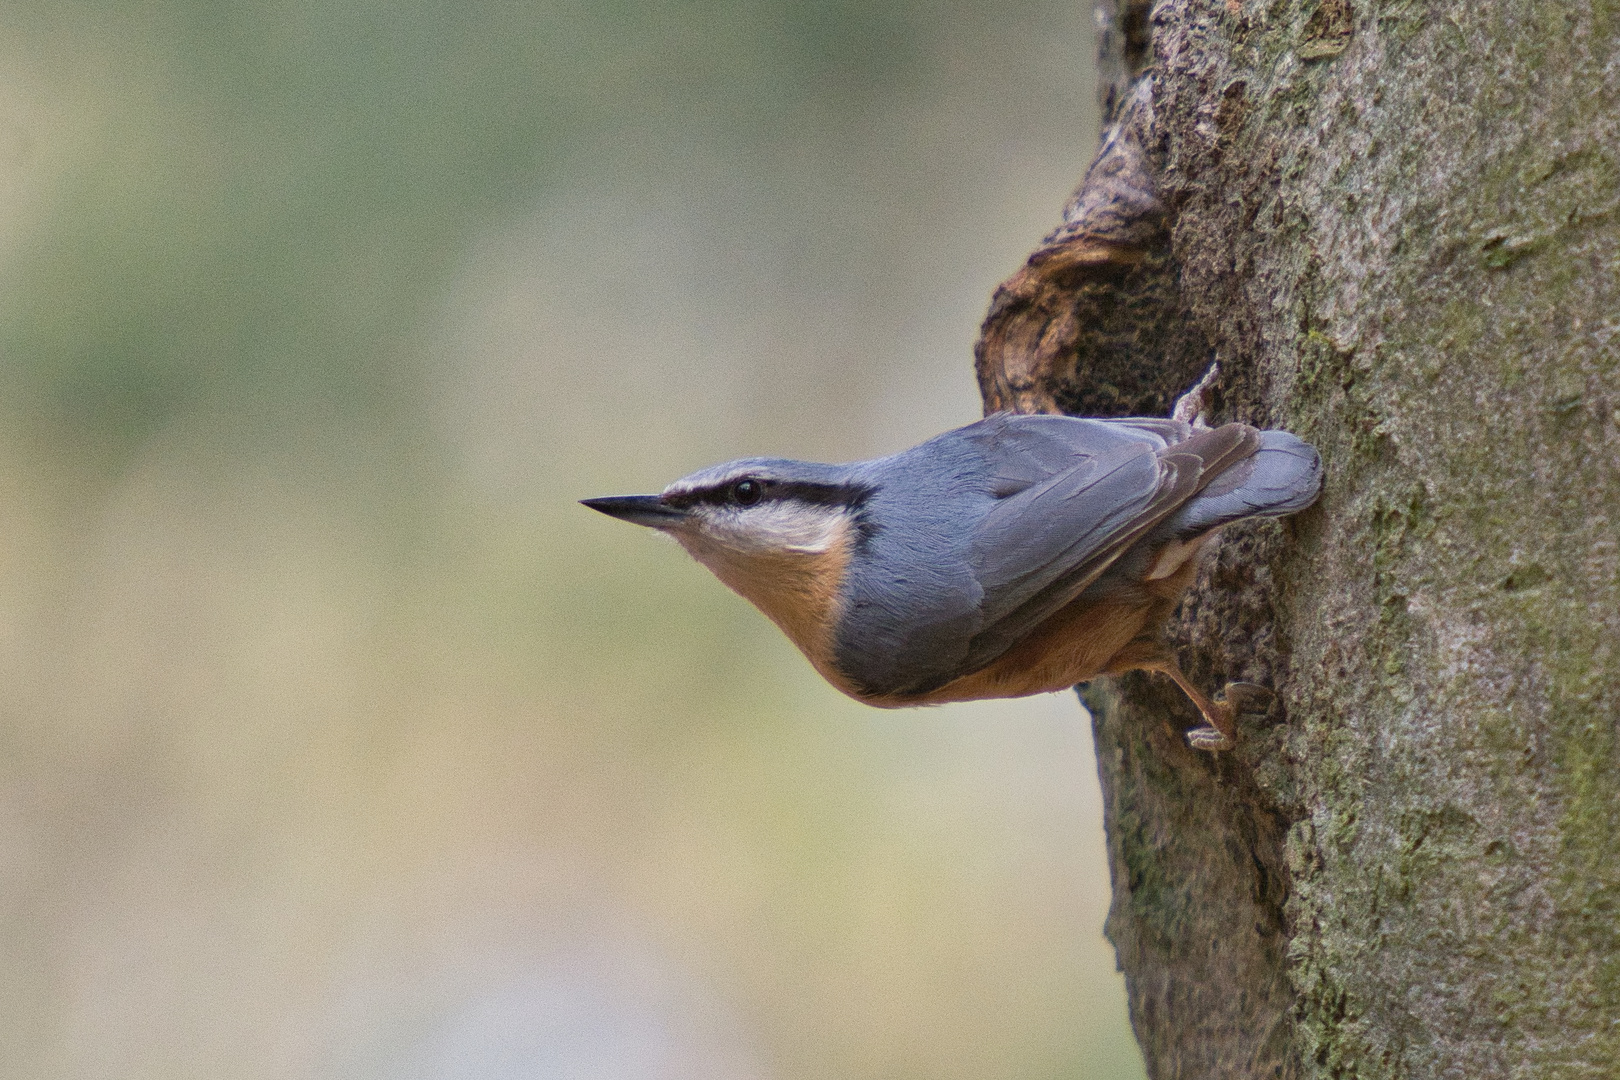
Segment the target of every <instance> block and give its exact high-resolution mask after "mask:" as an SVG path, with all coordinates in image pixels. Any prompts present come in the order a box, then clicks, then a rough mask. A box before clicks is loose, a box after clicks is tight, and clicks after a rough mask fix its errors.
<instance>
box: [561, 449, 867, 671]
mask: <svg viewBox="0 0 1620 1080" xmlns="http://www.w3.org/2000/svg"><path fill="white" fill-rule="evenodd" d="M871 494H872V488H871V487H870V486H869V485H866V484H863V483H861V482H859V481H858V480H857V479H856V477H855V475H854V470H853V469H852V467H851V466H846V465H818V464H813V463H810V462H802V461H784V460H780V459H776V458H744V459H743V460H741V461H733V462H728V463H727V464H725V465H716V466H714V467H713V468H710V469H704V470H702V471H700V472H695V473H693V474H692V475H691V476H687V477H683V478H682V479H680V480H677V481H675V482H674V483H673V484H671V485H669V486H668V487H667V488H665V489H664V490H663V492H661V493H660V494H658V495H618V496H610V497H607V498H601V499H585V500H583V502H584V504H585V505H586V506H588V507H590V508H591V509H592V510H599V511H601V512H602V513H604V514H607V515H608V516H609V517H616V518H619V519H620V520H622V521H629V522H632V523H634V524H637V525H645V526H647V527H649V528H653V529H657V530H659V531H660V532H663V533H667V534H668V535H669V536H671V537H673V538H674V539H675V540H677V541H678V542H679V543H680V545H681V546H682V547H684V548H685V549H686V550H687V551H688V552H690V553H691V554H692V556H693V557H694V558H696V559H697V560H698V561H699V562H701V563H702V564H703V565H704V566H707V567H708V568H709V569H710V570H711V571H713V572H714V574H715V576H716V577H718V578H719V579H720V580H721V581H723V582H725V583H726V585H728V586H730V587H731V588H732V589H733V590H734V591H736V592H738V593H740V594H741V595H742V596H744V597H745V598H747V599H748V600H749V601H751V602H752V603H753V604H754V605H755V606H756V607H758V608H759V609H760V610H761V611H763V612H764V613H765V614H766V615H768V616H770V618H771V619H772V620H773V621H774V622H775V623H776V624H777V625H778V626H780V627H781V628H782V629H783V630H784V631H786V632H787V634H788V636H789V637H790V638H792V639H793V641H794V642H795V644H797V645H798V646H799V647H800V649H802V650H803V651H804V652H805V654H806V655H808V656H809V657H810V659H811V660H812V661H813V662H815V663H816V664H817V666H818V667H821V666H822V663H823V660H824V659H825V657H826V655H827V650H828V649H830V647H831V646H830V640H831V634H832V623H833V620H834V619H835V618H836V616H837V608H838V603H839V596H840V589H841V586H842V584H843V581H844V576H845V574H846V573H847V571H848V569H849V561H850V559H851V557H852V555H853V554H854V552H855V549H856V546H857V544H858V542H859V539H860V536H861V535H862V531H863V530H864V529H867V528H869V527H870V526H869V525H868V524H867V523H866V522H865V521H864V520H863V515H862V510H863V507H864V505H865V503H866V500H867V499H868V497H869V496H870V495H871Z"/></svg>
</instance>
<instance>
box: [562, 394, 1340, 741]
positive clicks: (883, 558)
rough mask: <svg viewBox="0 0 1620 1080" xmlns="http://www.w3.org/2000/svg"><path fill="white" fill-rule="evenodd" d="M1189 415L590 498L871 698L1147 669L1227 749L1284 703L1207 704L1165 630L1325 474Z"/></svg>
mask: <svg viewBox="0 0 1620 1080" xmlns="http://www.w3.org/2000/svg"><path fill="white" fill-rule="evenodd" d="M1207 382H1208V380H1207V379H1206V380H1205V383H1207ZM1203 385H1204V384H1200V388H1201V387H1202V386H1203ZM1196 389H1199V388H1195V390H1196ZM1183 411H1184V410H1183V409H1182V407H1181V406H1180V405H1178V407H1177V412H1176V414H1175V416H1180V415H1181V414H1182V413H1183ZM1175 416H1173V417H1172V418H1157V417H1125V418H1113V419H1094V418H1082V417H1071V416H1062V415H1027V414H1012V413H997V414H994V415H991V416H988V417H985V418H984V419H982V420H979V421H977V422H975V423H971V424H968V425H966V426H964V427H959V428H956V429H954V430H952V431H947V432H945V433H944V434H942V435H938V436H936V437H934V438H932V439H929V440H928V441H926V442H923V443H921V444H919V445H917V446H914V447H912V448H911V449H909V450H904V451H902V452H900V453H897V454H893V455H890V456H888V457H881V458H876V459H873V460H869V461H858V462H852V463H849V464H843V465H828V464H819V463H815V462H804V461H792V460H787V459H782V458H769V457H751V458H742V459H740V460H737V461H731V462H727V463H726V464H723V465H716V466H713V467H712V468H707V469H703V470H700V471H698V472H695V473H692V474H691V475H690V476H686V477H683V478H682V479H679V480H676V481H675V482H674V483H672V484H670V485H669V486H668V487H666V488H665V489H664V490H663V491H662V492H661V493H659V494H657V495H619V496H609V497H605V498H594V499H583V500H581V502H582V503H583V504H584V505H585V506H587V507H590V508H591V509H593V510H597V511H600V512H601V513H604V514H607V515H608V516H610V517H614V518H617V519H619V520H622V521H627V522H631V523H634V524H637V525H643V526H647V527H649V528H652V529H656V530H658V531H659V532H662V533H665V534H667V535H669V536H670V537H673V538H674V539H675V540H676V541H677V542H679V543H680V545H681V546H682V547H684V548H685V549H686V551H687V552H689V553H690V554H691V555H692V556H694V557H695V558H696V559H697V561H698V562H700V563H702V564H703V565H704V566H706V567H707V568H708V569H709V570H710V571H712V572H713V573H714V575H715V576H716V577H718V578H719V579H720V580H721V581H722V582H724V583H725V584H726V585H727V586H729V587H730V588H731V589H732V590H734V591H735V592H737V593H739V594H740V595H741V596H743V597H744V598H745V599H747V600H748V601H750V602H751V603H753V604H754V606H756V607H757V608H759V610H760V611H762V612H763V613H764V614H765V615H766V616H767V617H768V618H770V620H771V621H772V622H774V623H775V624H776V625H777V626H778V627H780V628H781V630H782V631H783V632H784V633H785V634H786V635H787V637H788V638H789V639H790V640H791V641H792V642H793V644H794V645H796V646H798V648H799V650H800V651H801V652H802V653H803V654H804V655H805V657H806V658H807V659H808V660H809V661H810V663H811V665H812V666H814V668H815V669H816V671H818V672H819V673H820V674H821V675H822V677H824V678H825V679H826V680H827V681H828V682H829V683H831V684H832V685H833V686H834V687H836V688H837V689H838V690H840V691H842V692H843V693H845V694H847V695H849V696H850V697H852V698H854V699H856V700H857V701H861V702H864V703H866V704H868V705H873V706H877V707H881V708H897V707H904V706H912V705H936V704H943V703H946V702H957V701H973V700H980V699H986V698H1013V697H1025V696H1028V695H1032V694H1040V693H1048V692H1055V691H1059V690H1066V689H1068V688H1070V687H1072V686H1075V685H1077V684H1080V683H1084V682H1088V681H1090V680H1091V679H1094V678H1096V677H1097V676H1100V675H1114V674H1119V673H1121V672H1125V671H1131V670H1143V671H1149V672H1157V673H1160V674H1162V675H1165V676H1168V677H1169V678H1170V679H1172V680H1173V681H1174V682H1175V683H1176V684H1177V685H1178V686H1179V687H1180V688H1181V689H1182V690H1183V691H1184V692H1185V693H1186V695H1187V697H1188V698H1189V699H1190V700H1191V701H1192V703H1193V704H1194V705H1195V706H1196V707H1197V709H1198V711H1199V713H1200V714H1201V716H1202V718H1203V724H1202V725H1201V726H1199V727H1197V728H1194V729H1193V730H1191V731H1189V732H1188V733H1187V734H1186V738H1187V741H1188V744H1189V745H1191V746H1192V747H1194V748H1196V749H1201V750H1209V751H1221V750H1227V749H1230V748H1231V747H1232V746H1234V745H1235V740H1236V738H1237V729H1236V715H1237V712H1238V710H1239V709H1240V708H1242V707H1244V706H1245V705H1251V704H1253V703H1255V702H1256V701H1257V700H1261V701H1263V700H1269V697H1270V691H1267V690H1265V688H1263V687H1258V686H1256V685H1254V684H1250V683H1231V684H1228V685H1227V687H1226V688H1225V689H1224V691H1223V692H1222V693H1221V694H1220V695H1218V696H1217V697H1216V698H1215V699H1211V698H1210V697H1207V696H1205V694H1204V693H1203V692H1202V691H1201V690H1199V688H1198V687H1197V686H1195V685H1194V684H1193V683H1192V681H1191V680H1189V679H1188V678H1187V676H1186V675H1185V674H1183V673H1182V671H1181V668H1180V666H1179V665H1178V663H1177V661H1176V657H1175V655H1174V653H1173V651H1172V650H1171V648H1170V646H1169V645H1168V644H1167V643H1166V642H1165V640H1164V637H1163V628H1164V624H1165V622H1166V620H1167V619H1168V618H1169V616H1170V614H1171V613H1172V611H1173V610H1174V609H1175V607H1176V604H1177V603H1178V601H1179V600H1180V598H1181V596H1182V594H1183V593H1185V592H1186V591H1187V589H1188V588H1189V587H1190V586H1191V584H1192V582H1193V580H1194V578H1195V576H1196V574H1197V568H1198V565H1199V559H1198V556H1199V554H1200V552H1201V551H1203V550H1204V549H1206V548H1207V547H1208V546H1209V544H1210V541H1211V540H1212V538H1213V537H1214V536H1215V535H1216V534H1217V533H1218V532H1219V531H1220V530H1221V529H1222V528H1223V527H1224V526H1227V525H1230V524H1233V523H1234V522H1238V521H1243V520H1246V519H1249V518H1259V517H1281V516H1284V515H1288V514H1293V513H1296V512H1298V511H1300V510H1303V509H1305V508H1306V507H1308V506H1310V505H1311V503H1313V502H1314V501H1315V500H1316V498H1317V494H1318V492H1319V491H1320V489H1321V483H1322V462H1321V457H1320V456H1319V455H1318V454H1317V452H1316V450H1315V449H1314V448H1312V447H1311V446H1310V445H1309V444H1308V443H1306V442H1304V441H1303V440H1301V439H1299V438H1298V437H1296V436H1294V435H1292V434H1289V433H1288V432H1286V431H1281V430H1258V429H1256V428H1255V427H1252V426H1250V425H1248V424H1244V423H1224V424H1221V425H1219V426H1214V427H1211V426H1207V425H1205V424H1204V423H1203V421H1202V419H1201V418H1198V417H1194V418H1193V419H1192V420H1190V421H1189V420H1187V419H1177V418H1175Z"/></svg>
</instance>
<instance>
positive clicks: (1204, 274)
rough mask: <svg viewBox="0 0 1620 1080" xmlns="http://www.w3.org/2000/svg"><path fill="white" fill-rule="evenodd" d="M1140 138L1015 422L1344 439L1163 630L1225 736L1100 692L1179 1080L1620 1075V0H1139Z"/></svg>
mask: <svg viewBox="0 0 1620 1080" xmlns="http://www.w3.org/2000/svg"><path fill="white" fill-rule="evenodd" d="M1099 14H1100V16H1101V18H1102V21H1103V23H1104V27H1105V33H1104V35H1103V52H1104V55H1103V79H1104V85H1103V95H1102V96H1103V100H1104V103H1105V108H1107V109H1108V110H1109V111H1110V112H1111V114H1112V115H1113V117H1114V118H1115V119H1117V120H1118V126H1117V127H1116V128H1115V129H1114V131H1113V132H1112V133H1111V135H1110V136H1109V137H1108V139H1106V140H1105V145H1104V148H1103V150H1102V152H1101V153H1100V155H1099V159H1098V162H1097V164H1096V165H1094V166H1093V169H1092V170H1091V172H1090V173H1089V174H1088V176H1087V179H1086V181H1085V182H1084V183H1083V184H1082V187H1081V190H1080V191H1079V192H1077V193H1076V197H1075V199H1074V200H1073V201H1071V203H1070V206H1069V207H1068V209H1067V210H1066V212H1065V219H1064V224H1063V226H1061V227H1060V228H1059V229H1058V230H1057V231H1056V232H1054V233H1053V234H1052V236H1050V237H1048V239H1047V241H1046V242H1045V243H1043V245H1042V247H1041V248H1040V249H1039V250H1038V251H1037V252H1036V253H1035V254H1034V255H1033V256H1032V257H1031V260H1030V263H1029V265H1028V266H1026V267H1025V268H1024V270H1023V271H1021V272H1020V274H1019V275H1018V276H1017V277H1015V278H1013V279H1012V280H1011V281H1009V282H1008V283H1007V284H1006V285H1005V286H1004V287H1003V288H1002V290H1000V291H999V292H998V294H997V297H996V300H995V301H994V303H993V305H992V309H991V313H990V316H989V318H988V319H987V320H986V324H985V332H984V337H983V339H982V340H981V342H980V347H979V371H980V377H981V382H982V385H983V388H984V391H985V398H986V406H987V408H1018V409H1025V410H1036V411H1040V410H1048V411H1058V410H1061V411H1069V412H1086V413H1090V414H1093V415H1108V414H1112V415H1120V414H1124V413H1131V412H1158V413H1162V412H1164V411H1165V410H1166V408H1167V406H1168V404H1169V402H1170V400H1171V399H1172V398H1173V397H1174V396H1175V394H1177V393H1178V392H1180V391H1181V390H1183V389H1185V388H1186V387H1187V386H1188V385H1189V384H1190V383H1191V382H1192V381H1193V380H1194V379H1195V378H1196V376H1197V374H1198V373H1199V372H1200V371H1201V370H1202V369H1203V367H1204V366H1206V365H1207V362H1208V360H1209V359H1210V358H1211V357H1212V356H1218V358H1219V360H1220V362H1221V367H1222V376H1221V380H1220V384H1219V392H1218V394H1217V396H1216V401H1215V404H1216V407H1217V415H1218V416H1219V417H1220V418H1223V419H1225V418H1232V419H1243V420H1247V421H1250V422H1252V423H1256V424H1259V425H1263V426H1276V427H1283V428H1287V429H1289V430H1291V431H1294V432H1295V433H1297V434H1299V435H1301V436H1303V437H1304V438H1306V439H1308V440H1309V441H1311V442H1312V443H1314V444H1315V445H1316V446H1317V447H1318V448H1319V449H1320V450H1321V451H1322V454H1323V458H1324V461H1325V463H1326V469H1327V482H1326V487H1325V489H1324V493H1323V497H1322V499H1321V501H1320V503H1319V504H1318V505H1317V506H1316V507H1315V508H1313V509H1312V510H1310V511H1307V512H1306V513H1304V514H1301V515H1299V516H1298V517H1296V518H1294V519H1290V520H1289V521H1285V522H1282V523H1274V522H1273V523H1265V524H1260V525H1247V526H1241V527H1237V528H1233V529H1230V530H1228V532H1227V534H1226V535H1225V536H1224V537H1223V538H1222V540H1221V542H1220V545H1219V547H1218V549H1217V551H1216V552H1215V555H1214V557H1213V558H1212V559H1211V561H1210V563H1209V564H1208V566H1207V567H1206V569H1205V571H1204V572H1203V574H1202V575H1201V577H1200V581H1199V584H1198V585H1197V586H1196V587H1195V588H1194V590H1193V592H1192V593H1191V594H1190V595H1189V597H1188V599H1187V600H1186V602H1185V603H1184V604H1183V605H1182V607H1181V608H1180V610H1179V611H1178V613H1177V615H1176V617H1175V619H1174V620H1173V622H1172V625H1171V626H1170V628H1169V631H1168V633H1169V635H1170V637H1171V639H1172V640H1173V641H1174V642H1175V643H1176V645H1177V646H1178V649H1179V653H1180V656H1181V660H1182V664H1183V667H1184V668H1185V670H1186V671H1187V672H1188V674H1189V675H1191V676H1192V677H1193V678H1194V679H1196V680H1198V681H1200V682H1202V683H1203V684H1205V685H1206V686H1207V687H1208V688H1209V689H1211V690H1213V689H1216V688H1218V687H1219V686H1220V685H1221V684H1222V683H1223V682H1224V681H1226V680H1228V679H1250V680H1254V681H1260V682H1265V683H1267V684H1269V685H1271V686H1273V687H1274V688H1275V689H1276V690H1277V695H1278V696H1277V701H1276V704H1275V705H1274V707H1273V709H1272V712H1271V714H1270V715H1269V716H1268V717H1266V718H1265V719H1264V720H1258V719H1250V720H1247V721H1246V722H1245V724H1244V726H1243V728H1242V737H1241V740H1240V744H1239V746H1238V748H1237V749H1236V750H1234V751H1232V752H1230V753H1227V754H1223V755H1218V756H1217V755H1211V754H1207V753H1200V752H1196V751H1193V750H1190V749H1188V748H1186V746H1185V745H1184V744H1183V742H1182V740H1181V731H1182V730H1184V729H1186V728H1188V727H1191V726H1193V724H1194V722H1195V716H1194V714H1193V713H1192V711H1191V709H1190V708H1189V707H1188V706H1187V705H1186V703H1185V702H1184V700H1183V699H1182V698H1181V697H1180V695H1179V694H1178V693H1177V692H1176V691H1175V690H1174V689H1173V688H1171V687H1168V686H1166V685H1162V684H1161V683H1160V682H1158V681H1156V680H1154V679H1152V678H1149V677H1146V676H1131V677H1127V678H1123V679H1119V680H1115V681H1112V682H1104V681H1099V682H1098V683H1096V684H1093V686H1092V687H1090V688H1089V689H1088V690H1087V691H1086V694H1085V696H1086V700H1087V702H1088V704H1090V705H1091V706H1092V709H1093V712H1094V715H1095V717H1096V721H1095V725H1096V728H1095V729H1096V738H1097V757H1098V762H1099V768H1100V771H1101V774H1102V782H1103V788H1104V793H1105V800H1106V805H1107V808H1108V817H1107V827H1108V842H1109V850H1110V852H1111V855H1112V859H1113V873H1114V906H1113V910H1112V912H1111V914H1110V916H1109V920H1108V933H1109V936H1110V938H1111V939H1112V940H1113V942H1114V944H1115V946H1116V948H1117V950H1118V955H1119V961H1120V965H1121V967H1122V968H1123V969H1124V970H1125V974H1126V981H1127V985H1128V987H1129V993H1130V1003H1131V1017H1132V1021H1133V1023H1134V1025H1135V1027H1136V1032H1137V1035H1138V1038H1139V1039H1140V1041H1141V1043H1142V1047H1143V1050H1144V1053H1145V1056H1146V1060H1147V1065H1148V1071H1149V1074H1150V1075H1151V1076H1153V1077H1154V1078H1155V1080H1168V1078H1171V1077H1176V1078H1193V1077H1211V1078H1213V1077H1221V1078H1228V1077H1250V1076H1253V1077H1273V1076H1277V1077H1294V1076H1313V1077H1316V1076H1320V1077H1346V1078H1347V1077H1356V1078H1359V1080H1372V1078H1375V1077H1380V1078H1382V1077H1391V1078H1393V1077H1414V1078H1419V1077H1421V1078H1427V1077H1449V1076H1455V1077H1495V1076H1504V1077H1506V1076H1512V1077H1560V1078H1562V1077H1572V1078H1573V1077H1592V1078H1599V1077H1602V1078H1612V1077H1616V1076H1620V856H1617V854H1616V852H1617V851H1620V749H1617V744H1620V737H1617V716H1620V648H1617V647H1616V644H1615V643H1616V641H1617V639H1620V543H1617V541H1620V535H1617V531H1616V530H1617V525H1620V370H1617V369H1620V218H1617V212H1620V100H1617V99H1620V47H1617V43H1616V35H1617V34H1620V7H1616V6H1613V5H1603V4H1600V3H1597V2H1571V3H1565V4H1552V3H1533V2H1529V0H1517V2H1515V0H1470V2H1461V0H1452V2H1434V3H1428V4H1417V3H1411V2H1409V0H1398V2H1391V3H1384V4H1372V3H1367V2H1364V0H1363V2H1357V3H1351V2H1349V0H1318V2H1314V3H1313V2H1310V0H1306V2H1304V3H1296V2H1292V0H1281V2H1272V3H1260V2H1258V0H1201V2H1196V3H1195V2H1189V0H1170V2H1164V3H1160V4H1159V5H1157V6H1156V7H1155V8H1154V9H1153V10H1152V13H1151V17H1149V13H1148V9H1147V5H1145V4H1138V3H1129V2H1128V3H1124V4H1113V3H1105V4H1103V5H1102V6H1101V11H1100V12H1099Z"/></svg>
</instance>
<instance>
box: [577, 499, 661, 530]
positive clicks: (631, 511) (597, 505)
mask: <svg viewBox="0 0 1620 1080" xmlns="http://www.w3.org/2000/svg"><path fill="white" fill-rule="evenodd" d="M579 501H580V503H581V504H582V505H584V506H588V507H590V508H591V509H592V510H600V511H601V512H602V513H604V514H606V515H607V516H608V517H616V518H618V519H619V520H620V521H628V522H631V523H633V524H636V525H645V526H647V527H648V528H650V529H668V528H671V527H673V526H675V525H679V524H680V523H681V521H682V520H683V519H684V518H685V517H686V511H685V510H680V509H677V508H676V507H673V506H670V505H668V504H666V503H664V502H663V501H662V500H660V499H659V498H658V496H657V495H609V496H607V497H606V498H602V499H581V500H579Z"/></svg>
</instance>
